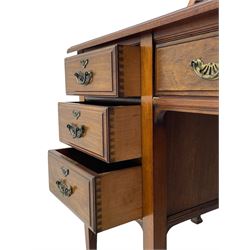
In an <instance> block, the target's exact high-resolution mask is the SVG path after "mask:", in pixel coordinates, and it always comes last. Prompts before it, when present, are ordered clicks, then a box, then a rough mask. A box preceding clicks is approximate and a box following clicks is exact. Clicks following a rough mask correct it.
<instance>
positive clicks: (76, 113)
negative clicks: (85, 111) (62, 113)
mask: <svg viewBox="0 0 250 250" xmlns="http://www.w3.org/2000/svg"><path fill="white" fill-rule="evenodd" d="M72 115H73V117H74V118H76V120H77V119H78V118H79V117H80V115H81V112H80V111H79V110H73V111H72Z"/></svg>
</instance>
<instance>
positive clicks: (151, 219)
mask: <svg viewBox="0 0 250 250" xmlns="http://www.w3.org/2000/svg"><path fill="white" fill-rule="evenodd" d="M196 2H198V1H196ZM199 2H200V1H199ZM218 9H219V2H218V0H208V1H202V2H201V3H197V4H194V1H192V3H191V1H190V6H189V7H187V8H185V9H182V10H180V11H176V12H173V13H170V14H168V15H165V16H162V17H159V18H156V19H154V20H152V21H149V22H145V23H143V24H140V25H136V26H133V27H131V28H128V29H125V30H122V31H119V32H116V33H113V34H111V35H107V36H104V37H102V38H98V39H94V40H92V41H89V42H86V43H83V44H80V45H76V46H73V47H71V48H70V49H69V50H68V52H73V51H76V52H77V53H78V55H77V56H75V58H84V56H85V55H88V53H89V55H96V54H98V53H99V52H100V51H102V50H103V51H104V50H105V49H107V48H112V49H111V50H110V51H109V52H107V50H106V52H105V53H107V54H109V55H110V56H111V54H112V56H113V54H115V53H118V54H117V56H115V58H116V59H114V61H116V62H117V63H118V66H119V65H121V64H120V63H119V61H120V60H121V58H119V53H120V52H119V48H121V47H120V46H122V48H123V49H124V52H125V50H126V48H128V50H130V48H132V47H133V48H134V49H135V50H137V52H136V53H137V54H136V56H135V57H133V53H129V52H128V53H127V52H125V53H124V54H126V55H130V56H129V57H127V58H126V57H124V56H123V60H124V62H126V63H123V64H124V65H130V66H131V68H129V67H128V68H127V70H126V69H125V68H124V67H123V66H122V67H120V68H119V67H118V66H117V65H111V64H110V62H109V63H108V64H109V67H106V66H107V64H106V66H105V67H106V68H105V67H103V65H102V66H100V67H99V69H100V68H102V67H103V68H102V70H101V71H100V72H110V71H112V70H114V69H115V74H116V77H117V79H116V80H115V81H117V84H116V85H115V87H114V88H113V90H112V91H113V92H107V91H106V90H105V87H107V86H108V85H105V83H104V82H102V83H100V87H101V88H103V90H104V91H102V89H98V90H96V92H94V91H93V92H91V91H89V92H85V93H83V92H82V93H80V92H75V94H77V95H79V96H80V101H82V102H83V103H81V104H79V103H75V104H70V105H73V106H74V105H76V106H75V108H76V107H78V108H79V107H88V112H89V115H88V114H87V113H86V116H85V118H84V116H83V117H81V118H78V119H77V121H76V120H70V118H72V117H70V116H71V114H72V109H71V111H67V109H66V108H65V109H62V110H61V112H60V114H61V115H60V116H61V117H64V118H63V119H65V117H66V118H67V119H65V121H63V122H64V123H65V122H66V120H67V121H68V120H69V121H70V122H71V123H73V122H74V123H77V124H78V122H80V121H81V124H83V121H84V119H87V120H89V122H90V123H92V127H93V128H94V132H93V133H92V134H91V136H90V138H89V141H88V143H86V145H84V147H82V145H77V144H76V143H75V141H76V140H75V139H74V140H73V141H72V139H71V141H70V140H65V138H64V139H63V140H62V141H64V142H66V143H68V144H70V145H72V146H73V147H75V148H77V149H79V150H82V151H85V152H87V153H88V154H90V155H92V156H94V157H95V158H99V159H101V160H102V162H101V161H98V162H99V163H98V164H97V163H96V162H95V161H97V160H95V159H94V158H93V157H91V156H87V155H84V154H83V153H81V152H78V151H76V150H75V151H74V153H73V154H70V155H68V156H66V157H67V158H66V160H67V161H70V160H69V158H71V160H73V162H72V164H73V165H75V166H76V167H77V168H79V167H81V166H83V167H86V166H87V170H85V171H86V172H88V173H89V172H91V175H90V176H92V177H93V180H94V181H93V187H94V192H92V193H91V194H90V195H89V197H90V199H91V200H92V201H93V204H94V205H93V206H94V207H95V211H96V212H95V213H94V214H93V215H91V216H89V220H90V221H91V220H92V221H93V225H94V226H93V225H92V226H91V225H90V223H85V224H86V233H87V235H86V241H87V244H86V245H87V248H91V247H93V248H94V249H95V248H96V241H97V238H96V233H97V232H100V231H103V230H106V229H108V228H111V227H113V226H115V225H120V224H123V223H125V222H126V221H131V220H137V222H138V223H139V224H140V225H141V227H142V228H143V245H144V246H143V248H144V250H165V249H166V248H167V238H166V235H167V232H168V231H169V229H170V228H172V227H173V226H175V225H177V224H179V223H181V222H184V221H187V220H192V221H194V222H197V223H198V222H200V216H201V215H202V214H204V213H207V212H210V211H212V210H214V209H217V208H218V206H219V199H218V196H219V195H218V114H219V99H218V94H219V91H218V87H219V85H218V81H213V82H212V81H208V80H204V79H200V78H199V77H198V76H197V75H196V74H195V72H193V69H192V68H191V67H190V63H191V61H192V60H193V59H198V58H201V59H202V60H203V61H204V63H209V62H215V63H217V62H218V36H219V33H218V28H219V25H218ZM111 51H112V52H111ZM113 52H114V53H113ZM120 54H122V53H120ZM138 55H139V56H138ZM99 57H102V56H101V54H99V56H98V58H99ZM96 58H97V56H96ZM133 58H134V61H133ZM96 60H97V61H98V59H96ZM131 60H132V61H133V63H134V64H129V62H131ZM105 61H106V60H105ZM106 62H107V61H106ZM133 65H136V66H133ZM115 67H116V68H115ZM133 67H136V68H137V67H140V71H139V73H136V74H137V75H136V76H135V77H136V78H137V79H138V78H140V81H138V80H136V81H135V84H132V85H129V84H128V85H127V84H125V85H127V86H129V87H130V88H134V89H132V90H131V89H129V90H128V92H133V91H135V89H137V87H138V84H141V85H140V92H139V94H137V97H136V98H133V95H131V96H129V95H128V96H129V98H128V96H127V94H124V93H125V92H126V90H125V88H124V87H123V86H125V85H124V82H126V81H127V83H129V82H131V81H133V77H134V76H133V74H131V72H133ZM104 68H105V69H104ZM121 69H122V70H123V71H121ZM113 73H114V71H113ZM106 76H107V75H106ZM139 76H140V77H139ZM122 77H123V78H122ZM109 79H111V77H109ZM120 82H121V83H122V84H120ZM138 82H139V83H138ZM113 83H114V82H113ZM113 83H112V84H113ZM102 84H103V85H102ZM136 85H137V86H136ZM109 86H111V85H109ZM112 86H114V85H112ZM88 87H89V88H91V86H88ZM136 91H138V89H137V90H136ZM103 93H105V94H103ZM92 94H93V95H92ZM125 96H127V97H125ZM140 97H141V98H140ZM83 104H84V105H83ZM136 104H137V105H136ZM65 105H66V104H65ZM80 105H81V106H80ZM66 106H67V105H66ZM66 106H65V107H66ZM73 106H71V107H73ZM132 107H137V108H139V110H140V111H139V112H138V111H135V112H133V111H132V110H130V108H132ZM69 110H70V109H69ZM83 110H85V108H83ZM93 110H95V112H94V111H93ZM67 112H68V114H67V115H66V113H67ZM91 112H92V113H91ZM84 113H85V111H84V112H83V114H84ZM133 114H134V115H135V116H134V115H133ZM67 116H68V117H67ZM140 118H141V119H140ZM60 119H61V118H60ZM81 119H83V120H81ZM138 120H139V121H138ZM131 123H132V124H133V123H134V124H133V126H132V125H131ZM61 124H62V123H61ZM61 126H63V127H64V128H65V124H64V125H61ZM129 126H131V127H129ZM138 128H139V129H138ZM132 130H134V131H133V132H134V134H133V135H135V134H136V135H138V134H139V136H138V138H137V139H138V140H137V139H136V141H137V142H136V143H135V141H133V143H131V145H130V147H127V143H124V144H122V143H123V142H124V140H126V139H125V138H126V137H127V135H128V134H130V133H132ZM88 132H89V133H90V132H91V130H90V129H89V128H88V129H87V130H86V134H85V135H84V136H87V134H88ZM65 133H66V132H65ZM63 134H64V133H63ZM63 136H64V135H63ZM61 137H62V136H61ZM82 139H84V137H83V138H82ZM131 141H132V140H131ZM138 141H139V143H138ZM90 147H92V149H91V150H92V151H94V152H91V150H90ZM138 148H140V150H138ZM68 150H69V149H68ZM68 150H66V151H64V155H65V154H68V153H66V152H68ZM71 150H73V149H71ZM136 150H138V151H137V153H136V156H134V157H132V156H131V158H138V157H141V159H136V160H132V161H129V162H123V158H124V157H125V159H127V158H126V156H127V155H128V154H133V152H134V151H136ZM76 152H78V153H76ZM62 155H63V154H61V157H63V158H65V156H62ZM83 155H84V158H85V157H87V158H88V161H87V164H83V163H84V162H83V160H82V159H79V158H82V157H83ZM104 161H106V162H116V163H110V164H107V163H105V162H104ZM79 162H81V163H80V164H79ZM100 162H101V163H102V164H104V165H101V164H100ZM141 165H142V168H141V167H134V168H133V166H141ZM135 169H137V171H138V172H137V171H136V170H135ZM138 180H139V183H138ZM91 183H92V182H91ZM123 183H124V186H122V187H121V186H120V185H121V184H123ZM117 187H119V188H117ZM132 188H135V189H136V190H137V191H136V192H135V191H132ZM127 189H128V190H129V192H131V193H133V192H135V193H136V194H135V195H131V196H128V195H127ZM139 189H140V191H139ZM114 190H115V194H116V195H115V199H114V200H115V201H114V202H116V204H118V206H116V204H114V203H112V202H113V197H111V195H110V194H112V193H113V192H114ZM119 190H120V191H121V192H122V194H124V197H123V198H121V199H120V200H117V199H118V198H117V197H118V196H119V195H118V193H120V191H119ZM125 196H126V198H125ZM72 197H73V196H72ZM130 203H132V204H130ZM109 206H111V207H109ZM120 207H122V208H123V209H125V207H128V209H129V211H125V212H122V211H121V210H120V209H119V208H120ZM91 211H92V210H91ZM85 221H86V220H85ZM89 229H91V230H92V231H94V232H95V234H92V232H91V230H90V231H89Z"/></svg>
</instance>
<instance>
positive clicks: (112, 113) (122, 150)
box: [109, 105, 141, 162]
mask: <svg viewBox="0 0 250 250" xmlns="http://www.w3.org/2000/svg"><path fill="white" fill-rule="evenodd" d="M109 135H110V136H109V138H110V161H111V162H115V161H122V160H124V159H127V160H128V159H134V158H140V157H141V108H140V106H139V105H138V106H118V107H111V108H110V109H109Z"/></svg>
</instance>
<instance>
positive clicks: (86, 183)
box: [48, 151, 93, 226]
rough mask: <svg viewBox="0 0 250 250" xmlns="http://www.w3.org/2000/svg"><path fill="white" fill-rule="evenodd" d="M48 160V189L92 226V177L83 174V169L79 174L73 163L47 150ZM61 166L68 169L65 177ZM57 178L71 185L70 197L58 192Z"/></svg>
mask: <svg viewBox="0 0 250 250" xmlns="http://www.w3.org/2000/svg"><path fill="white" fill-rule="evenodd" d="M48 162H49V188H50V191H51V192H52V193H53V194H54V195H55V196H56V197H57V198H58V199H59V200H60V201H62V202H63V203H64V204H65V205H66V206H67V207H68V208H69V209H71V210H72V211H73V212H74V213H75V214H76V215H77V216H78V217H79V218H80V219H81V220H83V221H84V222H85V223H87V224H89V225H92V226H93V220H92V213H93V204H92V203H91V195H92V193H93V189H92V184H93V183H92V182H93V177H92V176H90V175H86V174H84V171H82V172H81V174H79V171H76V166H75V165H74V164H72V163H71V162H69V161H67V160H65V159H63V158H62V157H60V155H58V154H55V153H54V151H49V156H48ZM62 167H63V168H67V169H69V175H68V176H67V177H65V176H64V175H63V173H62V169H61V168H62ZM59 180H64V181H65V184H66V185H67V186H72V187H73V194H72V195H71V196H70V197H65V196H63V195H62V194H61V193H60V191H59V189H58V187H57V185H56V182H57V181H59ZM91 192H92V193H91Z"/></svg>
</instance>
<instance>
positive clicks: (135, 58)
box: [118, 46, 141, 97]
mask: <svg viewBox="0 0 250 250" xmlns="http://www.w3.org/2000/svg"><path fill="white" fill-rule="evenodd" d="M118 51H119V53H118V54H119V55H118V56H119V58H118V61H119V73H118V77H119V81H118V84H119V89H118V91H119V96H126V97H129V96H140V94H141V93H140V91H141V75H140V62H141V60H140V47H139V46H118Z"/></svg>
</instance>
